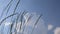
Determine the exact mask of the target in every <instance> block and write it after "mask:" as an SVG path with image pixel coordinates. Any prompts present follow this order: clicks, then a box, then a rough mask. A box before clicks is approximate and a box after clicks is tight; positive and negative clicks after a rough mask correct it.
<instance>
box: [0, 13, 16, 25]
mask: <svg viewBox="0 0 60 34" xmlns="http://www.w3.org/2000/svg"><path fill="white" fill-rule="evenodd" d="M16 14H17V13H15V14H11V15H9V16H8V17H6V18H4V19H3V20H2V21H1V22H0V25H1V24H2V23H3V22H4V20H6V19H8V18H9V17H11V16H14V15H16Z"/></svg>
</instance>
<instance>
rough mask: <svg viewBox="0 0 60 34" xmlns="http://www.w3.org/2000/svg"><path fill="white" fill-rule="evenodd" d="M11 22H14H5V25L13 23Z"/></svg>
mask: <svg viewBox="0 0 60 34" xmlns="http://www.w3.org/2000/svg"><path fill="white" fill-rule="evenodd" d="M11 24H12V23H11V22H6V23H4V25H5V26H8V25H11Z"/></svg>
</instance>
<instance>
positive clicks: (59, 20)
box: [0, 0, 60, 29]
mask: <svg viewBox="0 0 60 34" xmlns="http://www.w3.org/2000/svg"><path fill="white" fill-rule="evenodd" d="M9 1H10V0H0V14H1V12H2V10H3V8H4V7H5V6H6V5H7V4H8V2H9ZM15 2H17V1H15ZM15 2H14V3H12V4H13V5H15ZM13 5H12V7H13V8H12V7H11V8H12V9H10V12H11V11H13V9H14V6H13ZM19 10H20V11H24V10H27V11H30V12H36V13H38V14H43V16H42V18H43V20H44V21H45V23H46V24H47V25H48V24H51V25H53V26H54V29H55V28H56V27H60V0H21V2H20V4H19V7H18V9H17V11H19ZM4 17H5V16H4Z"/></svg>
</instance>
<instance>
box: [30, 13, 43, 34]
mask: <svg viewBox="0 0 60 34" xmlns="http://www.w3.org/2000/svg"><path fill="white" fill-rule="evenodd" d="M41 17H42V14H41V15H40V16H39V17H38V19H37V21H36V22H35V24H34V27H33V29H32V32H31V34H32V33H33V31H34V28H35V26H36V25H37V23H38V21H39V19H40V18H41Z"/></svg>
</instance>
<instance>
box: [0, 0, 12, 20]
mask: <svg viewBox="0 0 60 34" xmlns="http://www.w3.org/2000/svg"><path fill="white" fill-rule="evenodd" d="M12 1H13V0H11V1H10V2H9V3H8V5H7V6H6V7H5V8H4V9H3V11H2V14H1V16H0V20H1V18H2V16H3V14H4V12H5V10H6V9H7V8H8V7H9V8H10V6H9V5H10V4H11V2H12ZM9 8H8V10H9ZM8 10H7V13H8Z"/></svg>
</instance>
